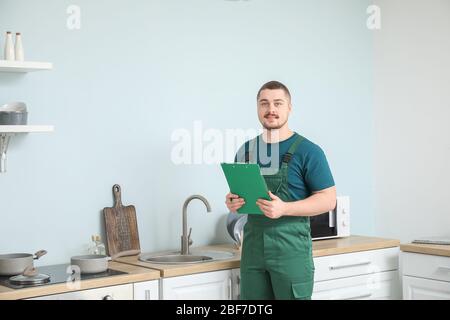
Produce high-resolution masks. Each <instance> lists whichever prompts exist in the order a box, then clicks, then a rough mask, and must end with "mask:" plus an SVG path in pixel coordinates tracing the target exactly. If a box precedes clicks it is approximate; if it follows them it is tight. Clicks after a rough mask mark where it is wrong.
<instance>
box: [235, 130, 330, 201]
mask: <svg viewBox="0 0 450 320" xmlns="http://www.w3.org/2000/svg"><path fill="white" fill-rule="evenodd" d="M298 136H299V135H298V133H294V134H293V135H292V136H291V137H290V138H288V139H286V140H283V141H281V142H277V143H276V144H278V145H277V146H275V143H265V142H264V141H263V139H262V138H261V136H258V143H256V145H255V150H253V155H255V156H257V159H256V163H258V164H259V165H260V167H261V168H267V167H270V166H271V161H273V160H275V159H272V149H274V150H277V147H278V148H279V152H277V153H278V155H279V159H278V164H279V167H280V166H281V161H282V158H283V156H284V154H285V153H286V152H287V151H288V149H289V147H290V146H291V145H292V144H293V143H294V141H295V140H296V139H297V137H298ZM260 147H261V148H262V150H264V152H263V153H262V155H263V156H264V157H265V158H266V159H264V161H261V159H260V152H259V148H260ZM242 148H245V149H244V150H245V151H248V150H249V141H247V142H246V143H245V144H244V145H243V146H242V147H241V148H240V151H239V152H238V154H239V155H243V154H244V153H245V151H242ZM265 154H267V156H265ZM274 156H275V155H274ZM235 161H239V162H243V161H244V159H239V160H238V159H237V155H236V157H235ZM334 185H335V184H334V179H333V175H332V174H331V170H330V166H329V165H328V161H327V158H326V156H325V153H324V152H323V150H322V149H321V148H320V147H319V146H318V145H316V144H315V143H313V142H311V141H310V140H308V139H306V138H304V137H303V140H302V141H301V142H300V144H299V145H298V147H297V150H296V151H295V153H294V154H293V156H292V158H291V161H290V162H289V167H288V190H289V193H290V195H291V197H292V199H295V200H302V199H306V198H308V197H309V196H310V195H311V194H312V192H313V191H319V190H323V189H326V188H330V187H332V186H334Z"/></svg>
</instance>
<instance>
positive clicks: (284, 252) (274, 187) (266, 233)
mask: <svg viewBox="0 0 450 320" xmlns="http://www.w3.org/2000/svg"><path fill="white" fill-rule="evenodd" d="M302 140H303V137H302V136H300V135H298V137H297V139H296V140H295V141H294V143H293V144H292V145H291V147H290V148H289V150H288V152H287V153H286V154H285V155H284V156H283V159H282V163H281V168H280V170H279V171H278V172H277V173H276V174H274V175H264V179H265V181H266V183H267V187H268V188H269V190H270V191H271V192H272V193H273V194H275V195H276V196H278V197H279V198H280V199H281V200H283V201H294V200H295V199H292V198H291V196H290V194H289V191H288V181H287V179H288V165H289V161H290V160H291V158H292V156H293V154H294V153H295V151H296V149H297V147H298V145H299V144H300V142H301V141H302ZM253 141H254V140H253ZM250 145H251V144H250ZM251 153H252V152H251V150H250V152H246V154H245V157H246V159H245V161H246V162H249V160H250V158H249V154H250V155H251ZM310 232H311V229H310V226H309V217H292V216H289V217H286V216H283V217H281V218H279V219H270V218H267V217H266V216H265V215H254V214H249V215H248V220H247V223H246V224H245V226H244V239H243V248H242V257H241V299H243V300H266V299H271V300H273V299H284V300H287V299H300V300H309V299H311V295H312V290H313V284H314V262H313V257H312V242H311V233H310Z"/></svg>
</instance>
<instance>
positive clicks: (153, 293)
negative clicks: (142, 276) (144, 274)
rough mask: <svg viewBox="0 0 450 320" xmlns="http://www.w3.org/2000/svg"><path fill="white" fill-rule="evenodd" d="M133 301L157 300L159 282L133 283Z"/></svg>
mask: <svg viewBox="0 0 450 320" xmlns="http://www.w3.org/2000/svg"><path fill="white" fill-rule="evenodd" d="M133 296H134V300H159V281H158V280H151V281H144V282H136V283H133Z"/></svg>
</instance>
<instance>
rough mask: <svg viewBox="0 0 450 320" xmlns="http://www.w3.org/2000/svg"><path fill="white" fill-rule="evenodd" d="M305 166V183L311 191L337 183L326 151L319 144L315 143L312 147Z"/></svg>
mask: <svg viewBox="0 0 450 320" xmlns="http://www.w3.org/2000/svg"><path fill="white" fill-rule="evenodd" d="M304 168H305V173H304V177H305V183H306V185H307V187H308V188H309V190H310V191H311V192H313V191H319V190H323V189H326V188H330V187H332V186H334V185H335V184H334V179H333V175H332V173H331V170H330V166H329V165H328V161H327V158H326V156H325V153H324V152H323V150H322V149H321V148H320V147H319V146H317V145H313V146H312V147H311V148H310V150H309V151H308V153H307V156H306V162H305V167H304Z"/></svg>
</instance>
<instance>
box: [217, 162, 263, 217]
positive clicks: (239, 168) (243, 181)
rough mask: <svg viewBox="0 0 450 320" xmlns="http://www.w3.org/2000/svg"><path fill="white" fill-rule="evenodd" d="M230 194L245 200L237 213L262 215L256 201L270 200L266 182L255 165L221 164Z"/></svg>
mask: <svg viewBox="0 0 450 320" xmlns="http://www.w3.org/2000/svg"><path fill="white" fill-rule="evenodd" d="M221 166H222V170H223V173H224V174H225V178H226V179H227V182H228V186H229V188H230V192H231V193H233V194H237V195H238V196H239V197H241V198H243V199H244V200H245V204H244V205H243V206H242V207H241V208H240V209H238V213H246V214H263V213H262V211H261V210H260V209H259V207H258V206H257V205H256V201H257V200H258V199H266V200H271V199H270V197H269V189H268V188H267V185H266V181H265V180H264V177H263V176H262V175H261V169H260V167H259V165H258V164H256V163H221Z"/></svg>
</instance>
